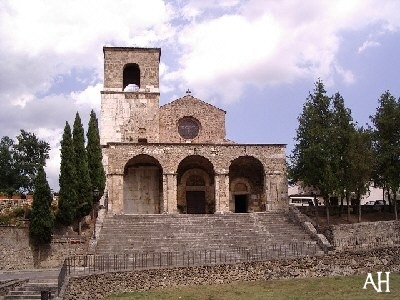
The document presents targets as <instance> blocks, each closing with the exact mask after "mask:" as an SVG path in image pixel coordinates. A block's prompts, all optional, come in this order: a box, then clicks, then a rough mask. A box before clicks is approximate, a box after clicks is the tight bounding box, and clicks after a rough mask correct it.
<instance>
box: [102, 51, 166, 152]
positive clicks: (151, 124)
mask: <svg viewBox="0 0 400 300" xmlns="http://www.w3.org/2000/svg"><path fill="white" fill-rule="evenodd" d="M103 53H104V88H103V91H102V92H101V118H100V129H101V130H100V131H101V136H100V143H101V144H102V145H106V144H107V143H110V142H116V143H157V142H158V141H159V115H158V114H159V112H158V111H159V98H160V92H159V64H160V57H161V49H160V48H136V47H103Z"/></svg>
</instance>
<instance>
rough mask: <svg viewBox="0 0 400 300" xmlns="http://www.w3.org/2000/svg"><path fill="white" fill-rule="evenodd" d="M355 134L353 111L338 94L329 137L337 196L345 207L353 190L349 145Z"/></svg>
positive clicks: (333, 101)
mask: <svg viewBox="0 0 400 300" xmlns="http://www.w3.org/2000/svg"><path fill="white" fill-rule="evenodd" d="M354 132H355V125H354V123H353V118H352V116H351V111H350V109H348V108H346V107H345V104H344V99H343V97H342V96H341V95H340V93H336V94H335V95H334V96H333V98H332V126H331V132H330V133H329V135H330V136H331V138H330V141H331V156H332V169H333V172H334V173H335V174H336V177H337V186H336V190H335V195H338V196H340V198H341V200H342V201H341V205H343V198H347V200H348V192H349V191H350V190H351V189H350V186H349V183H350V180H351V177H352V174H351V172H350V164H351V162H350V157H349V144H350V140H351V137H352V135H353V134H354ZM345 191H346V192H347V197H346V193H345ZM347 203H348V201H347Z"/></svg>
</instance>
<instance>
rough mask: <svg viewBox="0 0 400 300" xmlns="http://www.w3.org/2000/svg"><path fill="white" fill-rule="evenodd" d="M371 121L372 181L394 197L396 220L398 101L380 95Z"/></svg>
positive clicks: (399, 174) (399, 141)
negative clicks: (373, 161)
mask: <svg viewBox="0 0 400 300" xmlns="http://www.w3.org/2000/svg"><path fill="white" fill-rule="evenodd" d="M371 119H372V122H373V125H374V127H375V130H374V132H373V141H374V143H373V146H374V152H375V160H376V168H375V170H374V181H375V183H376V184H377V185H378V186H380V187H382V188H384V189H386V190H387V191H389V192H390V193H391V194H392V195H393V196H394V199H393V202H394V205H395V210H394V211H395V218H396V220H397V219H398V216H397V201H396V194H397V191H398V190H399V187H400V155H399V153H400V126H399V124H400V101H399V100H396V99H395V97H393V96H392V95H391V94H390V92H389V91H386V92H385V93H383V94H382V95H381V97H380V99H379V107H378V108H377V110H376V113H375V115H374V116H372V117H371Z"/></svg>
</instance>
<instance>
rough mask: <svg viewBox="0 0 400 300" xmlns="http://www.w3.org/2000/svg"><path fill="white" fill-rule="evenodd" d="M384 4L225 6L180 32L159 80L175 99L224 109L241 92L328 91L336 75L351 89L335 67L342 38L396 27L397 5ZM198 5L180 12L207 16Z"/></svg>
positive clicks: (344, 0) (258, 0) (345, 73)
mask: <svg viewBox="0 0 400 300" xmlns="http://www.w3.org/2000/svg"><path fill="white" fill-rule="evenodd" d="M234 2H235V1H234ZM389 2H390V1H389ZM389 2H387V3H386V2H385V3H384V4H381V2H378V1H373V0H368V1H348V0H341V1H319V0H318V1H317V0H314V1H312V0H310V1H301V2H300V1H289V0H285V1H264V0H250V1H244V2H242V3H241V4H240V5H237V3H236V2H235V3H233V2H232V5H231V7H234V6H235V5H236V6H235V9H234V11H231V12H226V13H225V12H224V13H221V15H217V16H216V15H215V13H214V14H212V13H209V14H203V17H202V19H201V21H197V20H196V21H192V22H191V23H190V24H189V25H187V26H185V27H184V28H183V29H182V30H181V31H180V34H179V37H178V39H177V42H178V44H179V46H180V50H181V53H182V55H181V56H180V59H179V68H178V69H177V70H171V73H172V74H171V75H170V76H168V75H166V76H165V79H166V80H169V81H170V82H174V81H175V82H176V86H177V87H178V88H179V89H182V91H184V89H186V88H187V87H190V88H191V89H192V90H196V95H198V96H200V97H204V98H205V99H206V100H208V99H209V98H212V97H214V96H216V97H217V98H219V99H223V101H227V102H229V101H236V100H238V99H240V97H241V95H242V94H243V92H244V90H245V89H247V88H251V87H256V88H257V87H258V88H262V87H265V86H268V85H275V84H282V83H289V82H292V81H294V80H297V79H302V78H307V79H312V80H315V79H316V78H321V79H323V80H324V81H325V82H326V83H327V84H333V83H334V75H335V74H339V75H340V76H341V78H342V79H343V81H344V82H346V83H347V84H351V83H353V82H354V81H355V76H354V74H353V73H352V70H345V69H346V68H345V66H343V67H338V66H337V59H336V56H337V54H338V52H339V49H340V46H341V43H342V39H341V37H342V33H343V32H346V31H350V32H354V31H357V30H362V29H365V28H368V27H370V26H376V25H379V24H380V26H381V28H382V30H385V28H386V27H389V26H388V24H397V25H398V24H400V21H399V19H398V18H396V15H395V13H394V11H399V10H400V3H396V2H395V1H391V2H390V3H389ZM206 3H207V4H204V5H199V4H198V2H197V1H196V4H197V5H194V4H191V5H189V4H188V7H191V8H193V9H197V10H198V11H199V13H200V11H201V12H203V11H206V10H207V9H210V7H208V6H207V5H209V3H208V1H206ZM396 8H397V9H396ZM397 25H396V26H397ZM396 26H390V28H391V29H393V28H395V27H396Z"/></svg>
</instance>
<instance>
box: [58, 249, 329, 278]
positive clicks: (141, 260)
mask: <svg viewBox="0 0 400 300" xmlns="http://www.w3.org/2000/svg"><path fill="white" fill-rule="evenodd" d="M319 254H321V255H322V254H323V252H321V249H320V248H319V246H318V245H317V244H316V243H310V242H293V243H288V244H272V245H270V246H268V247H266V246H258V247H253V248H233V249H213V250H210V249H204V250H190V251H177V252H172V251H171V252H131V253H121V254H108V255H107V254H106V255H77V256H73V257H68V258H67V259H66V260H65V262H64V264H65V265H66V266H67V272H68V274H71V275H77V274H92V273H98V272H113V271H124V270H143V269H153V268H163V267H191V266H201V265H214V264H233V263H240V262H250V261H262V260H270V259H280V258H290V257H299V256H306V255H319Z"/></svg>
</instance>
